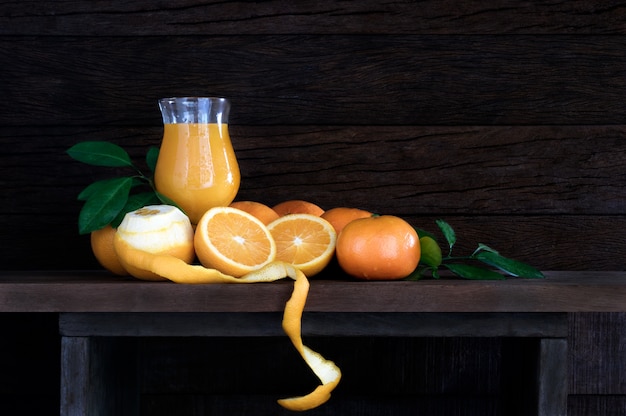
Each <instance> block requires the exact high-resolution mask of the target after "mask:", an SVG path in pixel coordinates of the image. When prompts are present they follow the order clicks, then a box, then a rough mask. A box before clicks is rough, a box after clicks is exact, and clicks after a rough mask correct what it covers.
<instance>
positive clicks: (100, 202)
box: [67, 141, 176, 234]
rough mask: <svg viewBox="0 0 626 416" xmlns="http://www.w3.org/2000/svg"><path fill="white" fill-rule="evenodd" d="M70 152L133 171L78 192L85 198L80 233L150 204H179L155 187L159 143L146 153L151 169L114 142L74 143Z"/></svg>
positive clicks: (114, 223) (78, 157)
mask: <svg viewBox="0 0 626 416" xmlns="http://www.w3.org/2000/svg"><path fill="white" fill-rule="evenodd" d="M67 154H68V155H69V156H70V157H71V158H73V159H75V160H77V161H79V162H82V163H85V164H88V165H92V166H104V167H111V168H128V169H129V170H130V171H131V173H130V174H128V175H124V176H120V177H115V178H110V179H102V180H99V181H96V182H93V183H92V184H91V185H89V186H87V187H86V188H85V189H83V191H82V192H81V193H80V194H79V195H78V199H79V200H80V201H84V202H85V203H84V205H83V207H82V209H81V211H80V214H79V216H78V231H79V233H80V234H89V233H90V232H92V231H95V230H99V229H100V228H103V227H105V226H106V225H108V224H111V225H112V226H113V227H117V226H118V225H119V224H120V222H122V219H123V218H124V215H125V214H126V213H127V212H130V211H134V210H136V209H139V208H141V207H143V206H146V205H150V204H161V203H162V204H168V205H176V204H175V203H174V202H173V201H172V200H171V199H169V198H167V197H166V196H165V195H162V194H161V193H159V192H158V191H157V190H156V188H155V187H154V170H155V167H156V162H157V158H158V156H159V149H158V148H156V147H150V148H149V149H148V151H147V154H146V165H147V166H148V169H149V172H148V173H144V172H143V171H141V169H139V168H138V167H137V165H136V164H135V163H133V162H132V160H131V158H130V155H129V154H128V152H126V150H124V149H123V148H122V147H120V146H118V145H116V144H114V143H110V142H105V141H86V142H81V143H78V144H75V145H74V146H72V147H70V148H69V149H68V150H67Z"/></svg>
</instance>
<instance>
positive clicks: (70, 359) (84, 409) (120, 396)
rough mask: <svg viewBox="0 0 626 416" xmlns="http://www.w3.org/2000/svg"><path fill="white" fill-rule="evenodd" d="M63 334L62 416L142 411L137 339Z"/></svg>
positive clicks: (137, 412) (129, 414)
mask: <svg viewBox="0 0 626 416" xmlns="http://www.w3.org/2000/svg"><path fill="white" fill-rule="evenodd" d="M130 342H131V343H132V345H130V347H129V345H128V344H129V340H128V339H126V340H123V339H119V338H118V339H116V338H104V337H62V339H61V412H60V414H61V416H79V415H90V416H100V415H120V416H122V415H123V416H131V415H138V414H139V394H138V388H137V368H136V367H137V366H136V348H133V346H134V345H135V343H134V340H130Z"/></svg>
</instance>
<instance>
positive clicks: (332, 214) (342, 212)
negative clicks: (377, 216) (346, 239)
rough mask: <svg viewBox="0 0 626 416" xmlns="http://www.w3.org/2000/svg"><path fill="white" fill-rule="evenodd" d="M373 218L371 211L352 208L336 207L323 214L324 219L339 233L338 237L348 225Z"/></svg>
mask: <svg viewBox="0 0 626 416" xmlns="http://www.w3.org/2000/svg"><path fill="white" fill-rule="evenodd" d="M371 216H372V213H371V212H369V211H365V210H364V209H359V208H350V207H335V208H331V209H328V210H326V212H324V213H323V214H322V218H324V219H325V220H326V221H328V222H329V223H331V224H332V225H333V227H334V228H335V231H336V232H337V235H339V233H341V230H343V227H345V226H346V225H348V223H350V222H352V221H354V220H357V219H359V218H368V217H371Z"/></svg>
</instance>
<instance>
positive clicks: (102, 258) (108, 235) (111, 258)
mask: <svg viewBox="0 0 626 416" xmlns="http://www.w3.org/2000/svg"><path fill="white" fill-rule="evenodd" d="M115 232H116V229H115V228H113V227H111V226H110V225H107V226H106V227H104V228H101V229H99V230H96V231H93V232H92V233H91V237H90V239H91V250H92V251H93V254H94V256H95V257H96V259H97V260H98V263H100V265H101V266H102V267H104V268H105V269H107V270H108V271H110V272H111V273H115V274H118V275H120V276H126V275H128V272H127V271H126V269H125V268H124V266H122V263H121V262H120V260H119V258H118V257H117V253H115V249H114V248H113V239H114V237H115Z"/></svg>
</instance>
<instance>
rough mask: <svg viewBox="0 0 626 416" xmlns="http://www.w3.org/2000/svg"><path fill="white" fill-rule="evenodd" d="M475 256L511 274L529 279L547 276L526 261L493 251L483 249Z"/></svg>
mask: <svg viewBox="0 0 626 416" xmlns="http://www.w3.org/2000/svg"><path fill="white" fill-rule="evenodd" d="M474 258H475V259H477V260H480V261H482V262H483V263H485V264H488V265H490V266H493V267H496V268H498V269H500V270H502V271H503V272H506V273H508V274H510V275H511V276H515V277H523V278H528V279H542V278H544V277H545V276H544V275H543V273H541V272H540V271H539V270H537V269H535V268H534V267H532V266H530V265H528V264H526V263H522V262H521V261H517V260H513V259H509V258H507V257H504V256H501V255H500V254H498V253H494V252H492V251H481V252H480V253H477V254H476V255H475V256H474Z"/></svg>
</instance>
